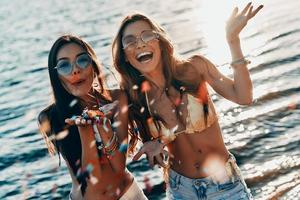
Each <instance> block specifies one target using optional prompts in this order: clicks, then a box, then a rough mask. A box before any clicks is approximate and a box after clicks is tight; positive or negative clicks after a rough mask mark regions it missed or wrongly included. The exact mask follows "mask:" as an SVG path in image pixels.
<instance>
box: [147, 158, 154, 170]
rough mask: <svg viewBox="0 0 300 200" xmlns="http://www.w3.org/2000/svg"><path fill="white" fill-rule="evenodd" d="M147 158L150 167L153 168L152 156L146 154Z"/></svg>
mask: <svg viewBox="0 0 300 200" xmlns="http://www.w3.org/2000/svg"><path fill="white" fill-rule="evenodd" d="M147 159H148V162H149V165H150V167H151V168H153V166H154V156H148V155H147Z"/></svg>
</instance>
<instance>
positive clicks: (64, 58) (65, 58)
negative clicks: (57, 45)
mask: <svg viewBox="0 0 300 200" xmlns="http://www.w3.org/2000/svg"><path fill="white" fill-rule="evenodd" d="M85 53H86V52H85V51H83V52H81V53H79V54H77V55H76V58H78V56H81V55H82V54H85ZM59 60H70V58H68V57H61V58H59V59H57V61H59Z"/></svg>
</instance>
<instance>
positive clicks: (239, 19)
mask: <svg viewBox="0 0 300 200" xmlns="http://www.w3.org/2000/svg"><path fill="white" fill-rule="evenodd" d="M262 8H263V5H260V6H258V7H257V8H256V9H254V10H253V5H252V2H249V3H248V4H247V5H246V6H245V8H244V9H243V10H242V11H241V12H239V10H238V8H237V7H235V8H234V9H233V11H232V13H231V15H230V17H229V19H228V21H227V23H226V38H227V41H233V40H235V39H239V34H240V32H241V31H242V30H243V28H244V27H245V26H246V25H247V22H248V21H249V20H250V19H251V18H253V17H254V16H255V15H256V14H257V13H258V12H259V11H260V10H261V9H262Z"/></svg>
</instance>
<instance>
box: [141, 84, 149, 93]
mask: <svg viewBox="0 0 300 200" xmlns="http://www.w3.org/2000/svg"><path fill="white" fill-rule="evenodd" d="M150 89H151V86H150V83H149V82H148V81H144V82H143V83H142V88H141V91H142V92H148V91H150Z"/></svg>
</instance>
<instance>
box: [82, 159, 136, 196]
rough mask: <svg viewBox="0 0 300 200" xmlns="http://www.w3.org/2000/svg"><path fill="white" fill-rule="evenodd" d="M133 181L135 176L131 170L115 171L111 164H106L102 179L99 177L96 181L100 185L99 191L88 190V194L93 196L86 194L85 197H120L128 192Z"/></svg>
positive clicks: (103, 168) (89, 182)
mask: <svg viewBox="0 0 300 200" xmlns="http://www.w3.org/2000/svg"><path fill="white" fill-rule="evenodd" d="M90 180H91V179H90ZM91 182H92V181H88V184H93V183H91ZM132 182H133V177H132V175H131V174H130V173H129V172H121V173H118V172H114V171H113V170H112V169H111V167H110V166H108V165H104V167H102V177H101V179H97V183H94V184H98V185H99V187H97V191H90V192H86V194H90V195H91V196H89V195H85V196H84V199H101V200H102V199H103V200H106V199H107V200H114V199H119V198H120V197H121V196H122V195H123V194H124V193H126V191H127V190H128V188H129V187H130V186H131V184H132ZM87 190H89V187H87Z"/></svg>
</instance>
